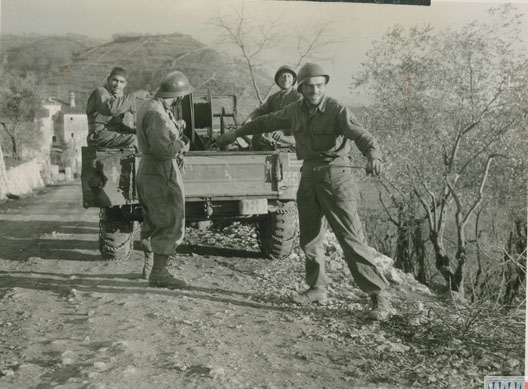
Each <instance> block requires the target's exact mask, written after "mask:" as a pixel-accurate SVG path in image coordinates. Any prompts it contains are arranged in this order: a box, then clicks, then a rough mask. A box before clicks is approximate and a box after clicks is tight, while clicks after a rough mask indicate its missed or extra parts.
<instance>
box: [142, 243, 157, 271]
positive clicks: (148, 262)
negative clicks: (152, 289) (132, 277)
mask: <svg viewBox="0 0 528 389" xmlns="http://www.w3.org/2000/svg"><path fill="white" fill-rule="evenodd" d="M141 246H142V247H143V255H144V263H143V272H142V274H143V279H145V280H148V279H149V276H150V272H151V271H152V267H153V266H154V253H153V252H152V247H151V245H150V240H148V239H141Z"/></svg>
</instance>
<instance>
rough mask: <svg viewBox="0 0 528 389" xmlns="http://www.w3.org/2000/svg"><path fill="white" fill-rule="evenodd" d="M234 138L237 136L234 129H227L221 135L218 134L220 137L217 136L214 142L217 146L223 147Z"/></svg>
mask: <svg viewBox="0 0 528 389" xmlns="http://www.w3.org/2000/svg"><path fill="white" fill-rule="evenodd" d="M236 138H238V136H237V134H236V131H229V132H226V133H225V134H223V135H220V137H218V139H217V140H216V144H217V145H218V147H225V146H227V145H229V144H231V143H233V142H234V141H235V140H236Z"/></svg>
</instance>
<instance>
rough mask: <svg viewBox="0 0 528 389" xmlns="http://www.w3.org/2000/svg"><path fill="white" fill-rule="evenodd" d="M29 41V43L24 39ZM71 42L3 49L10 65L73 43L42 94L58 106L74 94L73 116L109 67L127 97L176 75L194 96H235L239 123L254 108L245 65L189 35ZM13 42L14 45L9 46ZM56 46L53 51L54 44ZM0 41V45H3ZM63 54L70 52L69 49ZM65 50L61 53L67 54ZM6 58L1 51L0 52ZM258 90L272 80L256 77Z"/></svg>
mask: <svg viewBox="0 0 528 389" xmlns="http://www.w3.org/2000/svg"><path fill="white" fill-rule="evenodd" d="M28 38H29V37H28ZM84 38H86V39H84V40H83V39H82V36H81V37H78V36H77V38H75V39H74V36H70V37H33V41H32V42H31V41H30V40H29V39H26V37H22V38H20V37H19V39H15V38H13V37H11V44H10V45H9V46H10V47H9V48H8V49H7V55H8V59H9V58H10V59H11V60H10V61H9V62H10V63H11V64H14V63H16V61H17V60H18V59H19V58H24V57H25V56H27V55H28V53H27V52H28V51H34V50H36V49H38V50H40V51H41V52H42V51H43V50H44V51H45V50H52V51H53V50H55V48H56V46H57V45H59V46H61V47H64V45H65V44H66V43H67V42H73V43H74V46H76V47H75V50H71V56H70V58H69V61H68V62H65V63H64V65H60V66H59V67H58V68H56V69H55V68H54V69H53V71H50V72H49V73H46V74H44V75H43V80H44V81H45V83H46V84H47V87H46V90H45V94H46V95H47V96H50V97H55V98H57V99H58V100H61V101H68V96H69V93H70V92H71V91H73V92H75V95H76V101H77V106H78V110H83V109H84V107H85V104H86V100H87V98H88V96H89V94H90V93H91V91H92V90H93V89H94V88H96V87H97V86H99V85H103V84H104V82H105V78H106V76H107V74H108V72H109V71H110V69H111V68H112V67H114V66H122V67H124V68H125V69H127V71H128V73H129V85H128V89H129V90H130V91H133V90H138V89H146V90H148V91H151V92H152V91H154V90H155V89H156V88H157V86H158V85H159V82H160V81H161V79H162V77H163V76H164V75H165V74H167V73H168V72H170V71H173V70H180V71H182V72H184V73H185V74H186V75H187V77H188V78H189V80H190V82H191V84H192V85H193V86H194V87H195V88H197V93H200V92H205V91H206V90H207V89H210V90H211V92H212V93H213V94H235V95H237V99H238V102H239V113H241V116H242V117H244V116H245V115H247V114H248V113H249V112H250V111H251V110H252V109H254V108H255V107H257V106H258V104H259V103H258V100H257V99H256V97H254V91H253V88H252V84H251V79H250V76H249V72H248V70H247V67H246V65H245V64H244V63H242V62H241V61H240V60H237V59H235V58H232V57H229V56H227V55H225V54H223V53H221V52H219V51H217V50H215V49H213V48H211V47H208V46H206V45H205V44H203V43H201V42H199V41H197V40H195V39H194V38H192V37H191V36H189V35H184V34H179V33H173V34H167V35H126V34H121V35H116V36H115V37H114V40H113V41H111V42H106V43H100V42H97V41H95V40H90V38H87V37H84ZM14 40H16V44H14V43H13V41H14ZM54 40H55V47H54V45H53V41H54ZM2 41H3V39H2ZM68 47H69V48H68V50H70V49H72V47H70V46H69V45H68ZM68 50H64V52H67V51H68ZM2 51H3V52H4V54H5V52H6V51H4V50H2ZM257 82H258V84H259V86H260V87H261V88H262V90H267V88H269V86H270V85H271V84H272V83H273V79H272V77H271V76H269V75H266V74H263V73H259V74H258V80H257Z"/></svg>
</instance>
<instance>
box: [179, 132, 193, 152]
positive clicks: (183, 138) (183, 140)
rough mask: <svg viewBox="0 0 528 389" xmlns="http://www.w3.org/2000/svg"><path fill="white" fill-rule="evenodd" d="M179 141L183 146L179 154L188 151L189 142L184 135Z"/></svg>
mask: <svg viewBox="0 0 528 389" xmlns="http://www.w3.org/2000/svg"><path fill="white" fill-rule="evenodd" d="M181 141H182V142H183V144H184V146H183V147H182V148H181V149H180V153H186V152H187V151H189V148H190V146H191V141H190V140H189V138H187V137H186V136H185V135H182V137H181Z"/></svg>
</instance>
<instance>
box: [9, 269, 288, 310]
mask: <svg viewBox="0 0 528 389" xmlns="http://www.w3.org/2000/svg"><path fill="white" fill-rule="evenodd" d="M26 274H27V275H26ZM41 276H44V277H41ZM138 276H139V275H138V274H134V273H129V274H97V275H86V274H85V275H75V278H74V279H72V275H70V274H68V275H64V274H58V273H57V274H55V273H38V272H12V273H7V272H0V285H1V287H0V295H3V294H5V289H8V288H13V287H17V288H23V289H33V290H41V291H51V292H53V293H56V294H58V295H60V296H67V295H70V294H72V289H75V290H76V291H77V292H79V293H109V294H118V295H122V294H127V295H129V294H141V295H147V294H155V295H160V296H169V297H174V298H176V299H177V298H178V297H184V296H185V297H188V298H193V299H199V300H207V301H212V302H217V303H223V304H232V305H238V306H245V307H251V308H256V309H267V310H275V311H289V310H291V307H282V306H277V305H276V304H268V303H267V302H266V301H264V302H253V301H250V300H247V298H250V297H251V296H252V294H251V293H245V292H237V291H232V290H227V289H221V288H205V287H200V286H192V285H191V286H188V287H186V288H184V289H177V290H169V289H163V288H149V287H148V286H147V281H145V280H143V279H139V277H138ZM118 279H124V280H123V281H119V280H118ZM125 280H128V281H125ZM2 289H4V293H1V291H2ZM77 292H74V293H77ZM283 302H284V301H283ZM270 303H277V299H274V300H273V301H270Z"/></svg>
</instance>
